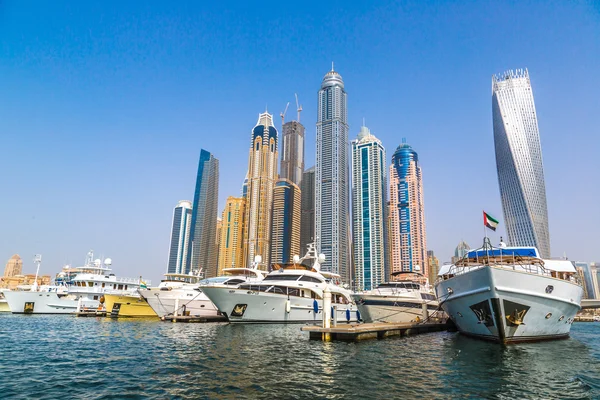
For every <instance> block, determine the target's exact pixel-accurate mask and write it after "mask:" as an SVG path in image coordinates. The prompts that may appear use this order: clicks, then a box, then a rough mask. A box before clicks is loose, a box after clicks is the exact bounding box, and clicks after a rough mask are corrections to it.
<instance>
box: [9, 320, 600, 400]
mask: <svg viewBox="0 0 600 400" xmlns="http://www.w3.org/2000/svg"><path fill="white" fill-rule="evenodd" d="M599 339H600V325H599V324H574V326H573V332H572V338H571V339H568V340H564V341H557V342H546V343H536V344H523V345H518V346H508V347H501V346H497V345H493V344H490V343H485V342H481V341H477V340H472V339H469V338H465V337H463V336H460V335H458V334H453V333H445V332H444V333H433V334H426V335H420V336H412V337H407V338H389V339H385V340H380V341H368V342H363V343H341V342H339V343H338V342H335V343H322V342H318V341H309V340H308V337H307V335H306V334H304V333H302V332H300V329H299V326H273V325H228V324H172V323H160V322H157V321H150V320H140V321H136V320H111V319H100V318H99V319H96V318H89V319H88V318H79V319H78V318H74V317H70V316H17V315H15V316H13V315H10V314H9V315H1V316H0V343H2V351H1V353H0V354H2V358H1V360H2V362H1V363H0V393H2V396H4V397H8V398H16V399H29V398H36V399H56V398H60V397H66V398H74V399H142V398H172V399H198V398H211V399H230V398H236V399H267V398H268V399H272V398H278V397H286V398H289V399H304V398H328V399H342V398H374V399H377V398H399V397H409V398H423V399H453V398H457V399H458V398H465V397H469V398H485V399H514V398H519V399H537V398H545V399H593V398H600V340H599Z"/></svg>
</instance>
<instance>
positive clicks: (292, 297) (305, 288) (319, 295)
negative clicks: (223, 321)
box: [200, 244, 358, 324]
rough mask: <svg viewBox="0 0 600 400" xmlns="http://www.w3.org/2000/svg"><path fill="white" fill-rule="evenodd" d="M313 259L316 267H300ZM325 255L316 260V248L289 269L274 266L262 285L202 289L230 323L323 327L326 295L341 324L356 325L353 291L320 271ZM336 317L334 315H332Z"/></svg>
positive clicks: (335, 276) (287, 267)
mask: <svg viewBox="0 0 600 400" xmlns="http://www.w3.org/2000/svg"><path fill="white" fill-rule="evenodd" d="M309 259H314V260H315V263H314V265H313V267H312V268H311V267H308V266H305V265H303V264H301V263H302V262H303V261H308V260H309ZM324 260H325V256H324V255H322V254H321V255H319V257H317V256H316V251H315V248H314V245H312V244H310V245H309V250H308V253H307V254H306V255H305V256H304V257H303V258H302V259H299V258H298V256H295V257H294V263H293V264H290V265H274V266H273V271H272V272H271V273H269V274H268V275H267V276H266V277H265V278H264V279H263V280H262V281H261V282H256V283H254V282H246V283H242V284H239V285H238V286H237V287H223V286H217V285H211V284H204V285H201V286H200V288H201V289H202V291H203V292H204V293H205V294H206V295H207V296H208V298H209V299H210V300H212V302H213V303H214V304H215V305H216V306H217V308H218V309H219V311H221V313H223V314H224V315H226V316H227V318H228V319H229V322H232V323H239V322H263V323H266V322H269V323H319V324H320V323H321V321H322V317H323V291H324V289H325V288H328V289H329V290H330V292H331V304H332V308H333V310H334V311H335V318H336V319H337V320H338V321H340V322H341V321H347V322H356V321H357V319H358V315H357V314H358V310H357V308H356V306H355V305H354V304H353V302H352V298H351V297H350V291H349V290H348V289H345V288H343V287H342V286H339V285H338V283H339V279H340V276H339V275H336V274H332V273H328V272H323V271H321V270H320V266H321V263H322V262H323V261H324ZM332 315H333V314H332Z"/></svg>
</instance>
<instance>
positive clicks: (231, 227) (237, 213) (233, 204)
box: [217, 196, 246, 275]
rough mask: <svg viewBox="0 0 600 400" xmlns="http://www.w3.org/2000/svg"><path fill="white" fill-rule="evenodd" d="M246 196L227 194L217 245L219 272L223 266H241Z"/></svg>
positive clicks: (243, 248) (242, 264)
mask: <svg viewBox="0 0 600 400" xmlns="http://www.w3.org/2000/svg"><path fill="white" fill-rule="evenodd" d="M245 217H246V198H245V197H233V196H229V197H228V198H227V202H225V209H224V210H223V216H222V218H221V219H222V221H223V225H222V227H221V240H220V242H221V245H220V246H219V272H218V274H217V275H221V274H222V272H223V269H225V268H243V267H244V266H245V265H244V263H243V260H244V250H245V247H244V229H245V226H246V223H245V219H244V218H245Z"/></svg>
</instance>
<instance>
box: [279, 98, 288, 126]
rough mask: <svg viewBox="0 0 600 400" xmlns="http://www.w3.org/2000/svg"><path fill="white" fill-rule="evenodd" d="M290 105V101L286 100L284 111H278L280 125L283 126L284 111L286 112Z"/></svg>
mask: <svg viewBox="0 0 600 400" xmlns="http://www.w3.org/2000/svg"><path fill="white" fill-rule="evenodd" d="M289 106H290V102H289V101H288V103H287V104H286V106H285V111H284V112H282V113H279V116H280V117H281V126H282V127H283V124H284V122H285V113H286V112H287V109H288V107H289Z"/></svg>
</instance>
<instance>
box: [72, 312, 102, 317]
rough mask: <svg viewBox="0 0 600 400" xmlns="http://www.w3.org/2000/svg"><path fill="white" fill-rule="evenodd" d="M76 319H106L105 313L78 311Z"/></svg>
mask: <svg viewBox="0 0 600 400" xmlns="http://www.w3.org/2000/svg"><path fill="white" fill-rule="evenodd" d="M75 316H77V317H106V311H94V310H88V311H78V312H76V313H75Z"/></svg>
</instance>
